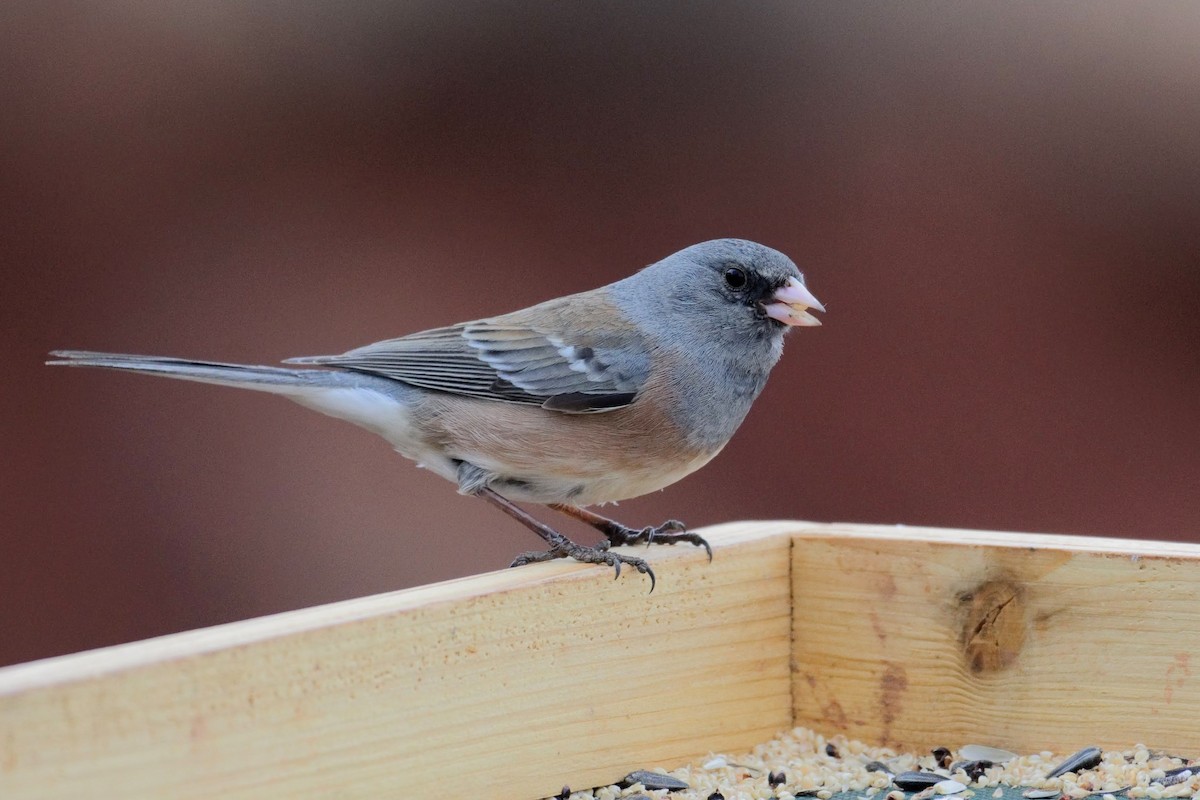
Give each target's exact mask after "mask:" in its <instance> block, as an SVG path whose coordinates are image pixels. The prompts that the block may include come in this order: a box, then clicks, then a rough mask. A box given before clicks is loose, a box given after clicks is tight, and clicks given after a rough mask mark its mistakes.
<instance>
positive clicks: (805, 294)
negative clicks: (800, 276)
mask: <svg viewBox="0 0 1200 800" xmlns="http://www.w3.org/2000/svg"><path fill="white" fill-rule="evenodd" d="M771 300H772V302H770V303H767V304H766V305H764V306H763V311H765V312H766V313H767V316H768V317H770V318H771V319H774V320H778V321H780V322H782V323H783V324H784V325H798V326H802V327H812V326H814V325H820V324H821V320H819V319H817V318H816V317H814V316H813V315H812V314H809V313H808V309H810V308H815V309H816V310H817V311H824V310H825V306H823V305H821V301H820V300H818V299H817V298H815V297H813V293H812V292H810V291H809V290H808V287H807V286H805V285H804V284H803V283H801V282H800V281H798V280H796V279H795V278H788V282H787V283H785V284H784V285H783V286H780V287H779V288H778V289H777V290H776V291H775V294H774V296H773V297H772V298H771Z"/></svg>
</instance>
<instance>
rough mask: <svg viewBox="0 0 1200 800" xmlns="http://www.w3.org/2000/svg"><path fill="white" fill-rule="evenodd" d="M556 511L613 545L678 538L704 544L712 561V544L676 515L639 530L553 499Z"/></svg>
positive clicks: (700, 545)
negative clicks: (588, 528)
mask: <svg viewBox="0 0 1200 800" xmlns="http://www.w3.org/2000/svg"><path fill="white" fill-rule="evenodd" d="M550 507H551V508H553V509H554V510H555V511H561V512H562V513H563V514H566V515H567V516H568V517H574V518H575V519H577V520H579V521H581V522H586V523H587V524H588V525H591V526H592V527H593V528H595V529H596V530H598V531H600V532H601V533H603V534H604V535H605V536H606V537H608V541H609V543H610V544H612V545H622V544H639V543H641V542H645V543H646V544H647V545H650V544H678V543H679V542H687V543H688V544H694V545H696V546H697V547H703V548H704V551H705V552H706V553H708V560H709V561H712V547H710V546H709V544H708V542H706V541H704V537H703V536H701V535H700V534H698V533H692V532H690V531H689V530H688V529H687V526H686V525H684V524H683V523H682V522H680V521H679V520H677V519H669V520H667V521H666V522H664V523H663V524H661V525H655V526H647V527H645V528H642V529H641V530H637V529H635V528H629V527H626V526H625V525H622V524H621V523H619V522H617V521H616V520H611V519H609V518H608V517H602V516H600V515H599V514H596V513H594V512H592V511H588V510H587V509H586V508H580V507H579V506H569V505H566V504H563V503H554V504H552V505H551V506H550Z"/></svg>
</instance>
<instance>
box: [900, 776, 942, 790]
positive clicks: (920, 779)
mask: <svg viewBox="0 0 1200 800" xmlns="http://www.w3.org/2000/svg"><path fill="white" fill-rule="evenodd" d="M944 780H946V778H945V777H944V776H942V775H934V774H933V773H932V772H901V773H900V774H899V775H897V776H896V777H894V778H892V783H893V784H895V785H896V786H897V787H898V788H900V789H903V790H904V791H906V792H915V791H918V790H921V789H929V788H932V787H934V786H936V785H937V784H939V783H941V782H942V781H944Z"/></svg>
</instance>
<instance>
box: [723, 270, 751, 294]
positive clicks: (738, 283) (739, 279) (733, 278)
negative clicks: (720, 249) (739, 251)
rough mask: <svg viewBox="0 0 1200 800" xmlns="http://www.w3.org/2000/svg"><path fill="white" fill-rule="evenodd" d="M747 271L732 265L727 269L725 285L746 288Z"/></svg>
mask: <svg viewBox="0 0 1200 800" xmlns="http://www.w3.org/2000/svg"><path fill="white" fill-rule="evenodd" d="M746 281H747V278H746V272H745V271H744V270H740V269H738V268H737V267H730V268H729V269H727V270H725V285H726V286H728V287H729V288H730V289H745V288H746Z"/></svg>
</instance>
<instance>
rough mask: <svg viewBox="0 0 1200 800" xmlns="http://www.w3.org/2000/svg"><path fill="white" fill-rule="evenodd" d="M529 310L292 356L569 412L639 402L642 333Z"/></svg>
mask: <svg viewBox="0 0 1200 800" xmlns="http://www.w3.org/2000/svg"><path fill="white" fill-rule="evenodd" d="M529 316H531V315H528V314H522V313H520V312H518V313H517V314H511V315H508V316H505V317H496V318H494V319H490V320H480V321H477V322H466V323H462V324H459V325H453V326H450V327H448V328H435V329H433V330H428V331H421V332H420V333H414V334H412V335H409V336H404V337H402V338H399V339H389V340H387V341H383V342H376V343H375V344H370V345H367V346H365V347H360V348H357V349H355V350H351V351H349V352H348V353H343V354H342V355H339V356H316V357H312V358H296V359H289V360H288V363H302V364H322V365H325V366H332V367H341V368H343V369H350V370H355V371H358V372H367V373H371V374H374V375H380V376H383V377H386V378H392V379H394V380H398V381H403V382H404V383H408V384H411V385H413V386H419V387H421V388H424V389H432V390H434V391H439V392H448V393H451V394H458V395H465V396H468V397H479V398H484V399H487V400H499V401H503V402H508V403H523V404H528V405H540V406H542V407H544V408H547V409H551V410H554V411H561V412H564V413H575V414H580V413H588V412H597V411H610V410H613V409H617V408H621V407H623V406H627V405H629V404H630V403H632V402H633V400H634V398H635V397H636V396H637V393H638V392H639V391H640V390H641V388H642V386H643V385H644V384H645V382H646V378H647V376H648V374H649V371H650V358H649V355H648V353H647V352H646V350H645V348H644V347H640V346H639V344H640V342H639V341H638V339H637V337H634V336H630V335H629V332H628V331H627V330H626V331H623V332H609V333H601V334H595V333H586V332H579V331H569V332H568V331H558V330H555V331H551V330H547V329H546V328H547V327H548V326H545V325H540V326H539V325H534V324H531V323H530V321H529V319H528V317H529ZM554 316H556V315H551V321H554V320H553V318H554ZM549 327H555V328H558V327H561V326H558V325H551V326H549Z"/></svg>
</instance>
